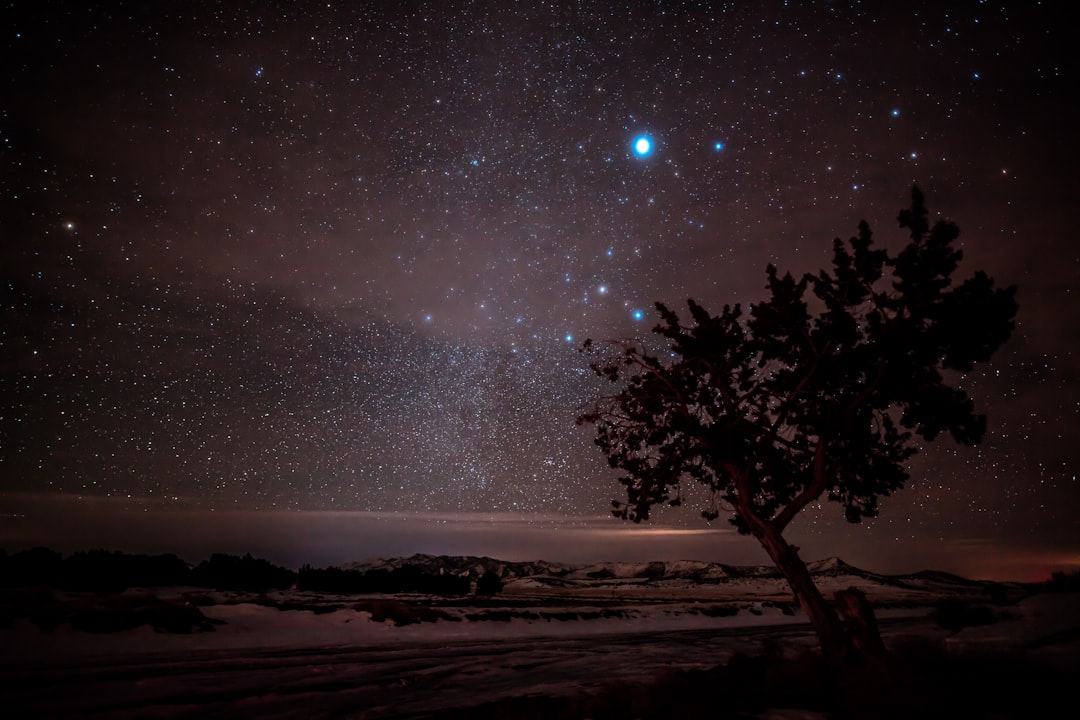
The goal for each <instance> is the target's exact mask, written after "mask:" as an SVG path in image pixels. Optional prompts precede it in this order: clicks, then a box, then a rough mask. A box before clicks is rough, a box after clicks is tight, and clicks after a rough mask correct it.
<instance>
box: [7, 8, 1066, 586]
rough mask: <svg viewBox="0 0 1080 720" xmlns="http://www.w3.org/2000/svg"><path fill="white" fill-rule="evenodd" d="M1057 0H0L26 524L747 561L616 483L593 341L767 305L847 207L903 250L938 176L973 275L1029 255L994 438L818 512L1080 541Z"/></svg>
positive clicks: (980, 377) (1020, 562)
mask: <svg viewBox="0 0 1080 720" xmlns="http://www.w3.org/2000/svg"><path fill="white" fill-rule="evenodd" d="M1063 13H1065V10H1064V9H1061V10H1058V9H1053V8H1049V7H1043V6H1041V5H1040V4H1039V3H1030V2H993V3H991V2H960V3H936V2H920V1H915V2H911V3H903V4H899V3H843V2H819V3H780V2H775V3H773V2H767V3H752V4H751V3H728V4H725V3H690V2H688V3H676V2H660V1H659V0H657V1H654V2H631V3H601V2H542V1H538V2H509V1H506V2H496V1H494V0H491V1H488V2H482V1H478V2H385V3H381V2H380V3H333V2H321V3H314V2H300V3H286V2H259V3H243V4H236V3H227V2H206V3H188V2H169V1H164V2H155V3H135V2H130V3H128V2H114V3H108V4H104V5H101V6H98V4H93V3H75V2H50V3H41V2H35V1H30V0H26V1H23V0H15V1H13V2H8V3H5V4H4V6H3V7H2V8H0V18H2V21H0V27H2V28H3V30H2V33H3V35H2V38H3V40H2V46H0V47H2V48H3V50H2V52H3V62H2V63H0V83H2V97H3V100H2V102H0V158H2V160H0V162H2V175H0V212H2V215H0V298H2V304H0V313H2V323H0V545H5V546H7V547H8V549H9V550H16V549H19V547H20V546H22V545H29V544H52V545H54V546H56V547H58V548H59V547H63V546H64V544H65V543H67V544H68V545H75V544H78V545H80V546H81V547H73V549H83V548H84V547H85V546H86V545H92V546H98V545H103V544H108V545H109V546H110V547H119V546H124V547H130V548H133V549H138V548H140V547H153V548H154V549H156V550H159V551H166V550H168V549H170V548H171V547H173V546H175V545H176V543H179V542H180V540H179V539H178V538H180V537H183V536H186V537H188V539H190V537H191V536H193V535H199V536H200V537H202V538H203V539H204V540H205V541H206V542H210V541H211V540H215V541H220V542H222V543H223V544H224V545H229V543H230V542H234V543H236V544H238V546H239V544H242V542H244V541H246V542H247V543H248V547H247V548H243V547H238V549H240V550H244V549H253V550H257V549H259V547H260V546H259V544H258V543H259V542H260V541H259V540H258V538H268V537H271V536H274V537H275V540H274V542H275V543H277V544H276V545H267V546H266V547H268V548H271V547H272V548H276V552H278V553H279V555H278V557H286V556H288V559H289V560H295V561H297V562H316V563H317V562H318V561H319V560H320V559H322V558H327V559H328V561H329V559H331V558H332V559H333V560H334V561H346V560H354V559H359V557H361V556H364V555H366V554H368V552H367V550H368V549H372V548H376V549H378V550H379V551H380V552H387V553H391V552H400V553H409V552H415V551H426V552H466V551H467V552H472V553H474V554H488V555H493V556H496V557H499V556H510V555H516V556H519V557H528V558H530V559H535V558H538V557H544V558H547V559H554V560H558V559H562V558H564V557H565V558H567V559H579V558H586V556H589V555H590V553H591V554H592V555H597V554H600V553H603V554H605V555H606V556H608V557H611V558H614V557H616V556H620V557H621V556H626V557H630V556H632V555H635V554H636V555H643V556H644V555H649V554H650V553H651V554H652V555H654V556H660V555H670V556H672V557H675V556H681V557H690V556H694V557H700V558H702V559H717V560H722V561H732V560H733V559H738V558H740V557H744V556H745V557H753V558H754V559H757V558H758V556H756V555H753V552H754V547H753V541H752V540H748V539H745V538H738V537H733V536H732V533H731V531H730V530H729V529H727V526H726V525H725V524H724V523H723V521H722V520H721V521H720V522H718V523H714V524H713V525H711V526H707V525H706V524H705V523H704V522H703V521H701V519H700V517H699V516H697V510H698V508H689V509H686V510H685V511H682V510H680V511H674V510H673V511H668V512H665V513H660V515H659V516H658V519H657V520H656V521H655V522H654V523H653V525H652V526H650V527H647V528H633V527H624V526H622V525H620V524H619V523H618V521H615V520H614V519H610V518H606V517H605V516H606V513H607V510H608V508H609V505H610V501H611V499H612V498H615V497H619V496H620V492H621V488H620V486H619V485H618V484H617V483H616V482H615V480H614V476H613V474H612V472H611V471H610V470H608V468H607V465H606V462H605V461H604V458H603V457H602V456H601V454H600V453H599V451H598V450H597V449H596V448H595V447H594V446H593V445H592V443H591V434H590V432H591V431H590V429H588V428H579V427H576V426H575V424H574V418H575V416H576V415H577V414H578V413H579V412H580V411H581V410H582V409H583V407H584V406H585V404H586V403H587V402H588V401H589V400H590V399H591V398H593V397H595V396H596V395H597V393H599V392H600V390H601V388H602V386H601V385H600V382H599V380H597V379H596V378H594V377H593V376H592V374H591V373H590V372H589V370H588V358H586V357H585V356H583V355H582V354H581V353H580V352H579V348H580V345H581V342H582V341H583V340H584V339H586V338H590V337H591V338H594V339H611V338H630V337H641V336H644V335H646V334H648V332H649V330H650V329H651V327H652V326H653V325H654V324H655V322H656V319H657V318H656V314H655V310H654V309H653V303H654V302H655V301H657V300H660V301H663V302H665V303H666V304H668V305H670V306H672V307H677V306H682V304H683V303H684V301H685V300H686V298H689V297H693V298H695V299H696V300H698V301H699V302H701V303H703V304H704V305H705V306H706V307H708V308H713V309H716V310H718V309H719V308H720V306H722V305H723V304H724V303H730V302H742V303H749V302H753V301H755V300H757V299H759V298H761V297H763V294H764V286H765V274H764V269H765V265H766V264H767V263H770V262H772V263H775V264H776V265H778V266H779V267H780V268H781V270H791V271H793V272H796V273H801V272H807V271H814V270H817V269H818V268H821V267H823V266H824V265H825V264H826V263H828V261H829V259H830V257H831V242H832V239H833V238H834V237H837V236H842V237H848V236H850V235H852V234H854V232H855V230H856V226H857V223H858V221H859V220H860V219H866V220H867V221H868V222H869V223H870V225H871V227H872V228H873V229H874V230H875V234H876V238H877V241H878V242H879V243H880V244H881V245H883V246H886V247H890V248H892V249H896V248H898V247H900V246H902V244H903V242H904V240H905V239H906V238H905V236H904V234H903V233H902V232H901V231H900V230H899V229H898V228H897V223H896V216H897V212H898V211H899V209H900V208H901V207H903V206H904V205H905V203H906V202H907V200H908V199H909V195H910V190H911V186H912V185H913V184H918V186H919V187H920V188H921V189H922V190H923V191H924V193H925V194H926V197H927V205H928V206H929V208H930V210H931V213H932V214H933V215H935V216H945V217H948V218H949V219H951V220H953V221H955V222H956V223H957V224H958V225H959V226H960V228H961V231H962V235H961V241H960V244H961V247H962V248H963V250H964V253H965V260H964V263H963V264H962V265H961V270H960V273H961V274H962V275H965V276H966V275H967V274H970V273H971V272H974V271H975V270H977V269H983V270H986V271H987V272H988V273H990V274H991V275H992V276H993V277H995V279H996V280H997V281H998V283H999V284H1002V285H1009V284H1014V283H1015V284H1016V285H1018V287H1019V292H1018V301H1019V303H1020V312H1019V315H1018V323H1017V329H1016V332H1015V333H1014V336H1013V338H1012V339H1011V340H1010V341H1009V343H1008V344H1007V345H1006V346H1005V347H1004V348H1002V350H1001V351H1000V352H999V353H998V355H997V356H995V358H994V360H993V361H992V362H991V363H988V364H986V365H985V366H982V367H979V368H977V370H976V371H975V372H973V373H970V374H968V375H967V376H965V377H963V378H958V382H959V383H960V384H961V386H962V387H963V388H964V389H966V390H967V391H968V392H970V393H971V395H972V396H973V397H974V398H975V399H976V402H977V403H978V407H979V408H980V409H981V410H983V411H985V412H986V413H987V414H988V415H989V430H988V433H987V436H986V438H985V440H984V442H983V443H982V444H981V445H980V446H978V447H976V448H962V447H959V446H956V445H954V444H952V443H951V440H948V439H945V440H941V441H938V442H937V443H935V444H933V445H931V446H929V447H927V448H925V450H924V451H923V452H922V453H921V454H920V455H918V456H917V457H916V458H915V459H914V460H913V461H912V463H911V473H912V478H911V481H910V482H909V484H908V487H907V488H906V489H905V490H904V491H902V492H901V493H899V494H897V495H896V496H894V497H892V498H889V499H887V500H885V501H884V502H883V503H882V516H881V518H879V519H878V520H876V521H873V522H870V523H867V524H865V525H862V526H849V525H847V524H846V523H845V522H844V520H843V518H842V512H841V511H840V509H839V507H838V506H834V505H830V506H826V507H823V508H820V509H819V508H814V509H812V510H810V511H809V512H808V513H806V515H805V517H803V518H800V520H799V521H798V522H797V523H796V525H795V526H793V528H792V531H791V532H792V533H793V536H794V537H795V539H796V541H797V542H799V543H800V544H801V545H802V546H803V547H804V548H805V550H804V553H803V554H804V556H808V557H809V558H810V559H813V558H815V557H825V556H828V555H840V556H841V557H844V558H845V559H849V561H858V562H860V563H862V564H863V565H865V566H870V567H880V568H881V569H884V570H892V569H897V570H912V569H920V568H921V567H927V566H935V567H937V568H939V569H946V570H953V571H956V572H961V573H965V572H966V573H968V574H971V575H980V576H986V577H991V576H996V577H1005V576H1008V577H1020V576H1025V578H1026V576H1031V575H1035V576H1038V575H1040V574H1045V572H1048V571H1049V569H1071V568H1076V567H1080V530H1078V524H1077V522H1076V516H1077V513H1078V512H1080V484H1078V482H1077V473H1078V471H1080V444H1078V443H1077V439H1078V438H1080V389H1078V388H1080V383H1078V376H1080V372H1078V370H1080V356H1078V351H1080V347H1078V341H1077V337H1078V335H1077V330H1076V328H1078V327H1080V302H1078V298H1077V291H1076V290H1075V289H1074V287H1073V285H1074V282H1075V281H1076V280H1077V279H1080V245H1078V244H1077V240H1076V237H1075V229H1074V223H1073V222H1071V221H1072V220H1073V215H1074V213H1075V210H1076V208H1077V198H1078V197H1080V195H1078V190H1080V182H1078V180H1077V173H1076V168H1077V164H1078V160H1080V157H1078V155H1080V153H1078V152H1077V149H1078V143H1077V139H1076V134H1075V133H1076V128H1077V127H1078V126H1080V104H1078V103H1077V96H1076V92H1075V89H1074V86H1075V83H1076V82H1077V70H1078V68H1077V54H1076V52H1075V48H1073V47H1072V45H1071V42H1072V39H1071V37H1070V36H1069V34H1068V33H1067V32H1065V28H1067V27H1068V23H1067V22H1066V18H1065V16H1064V14H1063ZM331 519H332V521H331ZM300 525H302V526H303V529H297V528H298V527H299V526H300ZM215 528H216V530H215ZM283 528H291V529H289V530H287V531H286V530H283ZM76 530H77V532H76ZM125 532H126V533H127V534H124V533H125ZM229 533H233V534H235V535H236V536H235V537H234V535H229ZM315 536H318V541H317V542H315V541H313V540H312V538H313V537H315ZM208 538H209V539H208ZM229 538H232V539H231V540H229ZM283 538H284V539H283ZM335 538H336V539H335ZM140 543H141V544H140ZM170 543H172V545H170ZM305 543H308V544H306V545H305ZM312 543H314V544H312ZM316 546H317V547H318V548H320V549H319V551H318V553H316V556H315V557H310V556H306V557H305V556H304V555H303V552H302V550H303V549H304V548H309V549H310V548H315V547H316ZM285 547H289V548H291V550H289V551H286V550H283V549H282V548H285ZM216 549H223V548H216ZM312 552H314V550H312ZM289 553H291V554H289ZM319 553H321V554H319ZM271 554H272V553H271ZM762 557H763V556H762ZM508 559H514V558H509V557H508ZM594 559H599V558H594ZM649 559H652V558H649Z"/></svg>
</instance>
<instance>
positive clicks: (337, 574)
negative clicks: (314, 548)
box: [297, 565, 472, 595]
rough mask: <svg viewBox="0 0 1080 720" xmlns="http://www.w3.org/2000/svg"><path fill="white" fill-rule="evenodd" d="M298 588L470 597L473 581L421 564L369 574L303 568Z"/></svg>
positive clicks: (370, 571) (331, 568)
mask: <svg viewBox="0 0 1080 720" xmlns="http://www.w3.org/2000/svg"><path fill="white" fill-rule="evenodd" d="M297 588H298V589H300V590H312V591H318V592H329V593H336V594H342V595H347V594H363V593H421V594H426V595H468V594H469V591H470V590H471V589H472V582H471V581H470V579H469V578H468V576H465V575H453V574H437V573H432V572H429V571H428V570H426V569H425V568H423V567H420V566H418V565H402V566H401V567H399V568H393V569H389V570H387V569H382V568H379V569H375V570H369V571H367V572H360V571H358V570H342V569H341V568H335V567H329V568H319V569H316V568H312V567H311V566H310V565H305V566H304V567H302V568H300V573H299V575H298V577H297Z"/></svg>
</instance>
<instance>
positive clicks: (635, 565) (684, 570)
mask: <svg viewBox="0 0 1080 720" xmlns="http://www.w3.org/2000/svg"><path fill="white" fill-rule="evenodd" d="M339 567H340V569H341V570H343V571H348V572H356V573H369V572H373V571H382V572H393V571H400V570H402V569H408V570H410V571H412V572H416V573H422V574H424V575H430V576H451V577H457V578H462V579H468V580H469V581H472V582H475V581H476V580H478V579H479V578H480V577H482V576H484V575H495V576H497V577H498V578H499V579H500V580H501V581H502V585H503V594H506V595H515V594H516V595H523V596H524V595H530V596H540V595H545V596H564V595H575V596H594V597H602V596H608V597H614V596H616V595H618V596H627V597H639V598H643V597H653V598H657V599H659V598H662V597H676V596H685V597H695V598H702V599H718V598H722V597H725V596H729V595H734V594H739V595H742V596H749V597H755V596H756V597H760V598H763V599H766V598H784V597H790V595H791V590H790V588H789V587H788V585H787V582H786V580H785V579H784V578H783V576H782V575H781V574H780V571H779V570H777V569H776V568H775V567H773V566H737V565H726V564H723V563H714V562H705V561H693V560H684V561H676V562H665V561H653V562H600V563H590V564H569V563H557V562H548V561H544V560H535V561H523V562H514V561H506V560H498V559H496V558H491V557H477V556H452V555H423V554H417V555H412V556H409V557H393V558H376V559H371V560H365V561H362V562H353V563H348V564H345V565H341V566H339ZM807 567H808V569H809V570H810V573H811V575H813V576H814V579H815V582H816V583H817V584H818V586H819V587H820V588H821V589H822V591H823V592H825V593H828V594H831V593H832V592H833V591H835V590H839V589H841V588H847V587H857V588H859V589H861V590H863V591H864V592H866V593H867V594H868V595H870V596H872V597H874V598H876V599H878V600H879V601H885V602H919V601H925V600H927V599H929V598H934V597H955V596H957V595H960V596H973V597H985V598H1004V597H1006V596H1007V595H1010V594H1013V593H1011V592H1009V591H1010V589H1011V590H1014V591H1016V593H1015V594H1020V589H1021V588H1020V586H1019V585H1017V584H1014V583H997V582H991V581H985V580H969V579H967V578H962V577H959V576H956V575H951V574H949V573H944V572H938V571H933V570H926V571H922V572H918V573H910V574H905V575H883V574H880V573H875V572H871V571H868V570H863V569H861V568H857V567H855V566H853V565H850V564H848V563H846V562H844V561H843V560H841V559H840V558H837V557H831V558H826V559H824V560H816V561H813V562H810V563H807Z"/></svg>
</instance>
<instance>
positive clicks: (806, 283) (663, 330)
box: [578, 188, 1017, 615]
mask: <svg viewBox="0 0 1080 720" xmlns="http://www.w3.org/2000/svg"><path fill="white" fill-rule="evenodd" d="M898 220H899V225H900V227H901V228H904V229H907V230H908V231H909V233H910V242H909V243H908V244H907V245H906V246H905V247H904V248H903V249H902V250H901V251H900V252H899V253H897V254H895V255H893V254H890V253H889V252H888V251H887V250H886V249H881V248H877V247H875V246H874V242H873V237H872V233H871V231H870V227H869V226H868V225H867V224H866V223H865V222H862V223H860V225H859V231H858V234H857V235H856V236H855V237H852V238H851V239H849V240H848V241H846V242H844V241H842V240H840V239H839V238H837V239H836V240H835V241H834V243H833V258H832V267H831V268H829V269H824V270H822V271H820V272H818V273H816V274H811V273H808V274H805V275H803V276H802V277H801V278H795V277H794V276H792V275H791V274H790V273H786V274H784V275H780V274H779V272H778V271H777V269H776V268H775V267H774V266H772V265H769V266H768V267H767V268H766V290H767V291H768V296H767V298H766V299H765V300H764V301H763V302H760V303H755V304H752V305H750V306H748V307H747V308H746V309H744V308H743V307H742V306H741V305H725V306H724V307H723V308H722V309H721V311H720V313H719V314H717V315H712V314H710V313H709V312H708V311H707V310H705V308H704V307H702V306H701V305H700V304H698V303H697V302H695V301H694V300H692V299H691V300H689V302H688V308H689V315H690V322H689V323H684V322H683V320H682V319H681V318H680V317H679V316H678V315H677V314H676V313H675V312H674V311H673V310H671V309H669V308H668V307H667V306H666V305H664V304H663V303H660V302H658V303H656V308H657V310H658V311H659V314H660V323H659V324H658V325H657V326H656V327H655V328H654V330H653V332H654V333H656V334H657V335H659V336H660V338H661V343H662V345H663V346H664V350H663V351H660V352H657V351H650V350H648V349H647V348H646V346H645V345H644V343H642V342H640V341H616V342H611V343H594V342H593V341H591V340H590V341H586V343H585V348H584V349H585V350H586V351H587V352H590V353H592V354H593V356H594V360H593V362H592V363H591V367H592V368H593V370H594V371H595V372H597V373H598V374H599V375H601V376H602V377H605V378H607V379H608V380H610V381H611V382H613V383H615V384H616V385H617V386H619V389H618V391H617V392H615V393H614V394H612V395H609V396H606V397H603V398H601V399H599V400H598V401H596V402H595V404H594V405H592V406H591V407H590V408H589V409H588V410H586V411H585V412H584V413H582V414H581V415H580V416H579V418H578V422H579V423H588V424H594V425H595V427H596V437H595V442H596V444H597V445H598V446H599V447H600V449H601V450H602V451H603V452H604V454H605V455H606V456H607V458H608V461H609V464H610V465H611V466H612V467H613V468H615V469H617V470H619V471H620V472H621V477H620V482H621V483H622V484H623V485H624V486H625V488H626V493H627V498H626V501H625V502H624V501H619V500H616V501H614V503H613V504H614V512H615V514H616V515H617V516H619V517H622V518H624V519H630V520H633V521H636V522H640V521H642V520H646V519H648V518H649V516H650V512H651V510H652V508H654V507H655V506H657V505H663V504H669V505H678V504H680V503H681V502H682V499H683V497H682V483H683V482H684V481H687V480H689V481H692V482H697V483H700V484H702V485H704V486H705V487H706V488H707V489H708V490H709V497H710V501H709V502H708V504H707V506H706V507H705V508H704V510H703V514H704V516H705V517H706V518H708V519H715V518H717V517H719V515H720V514H721V512H727V513H729V516H730V520H731V522H732V523H733V524H734V525H735V526H736V527H737V528H738V529H739V530H740V531H741V532H744V533H751V534H753V535H754V536H755V537H757V538H758V539H759V540H760V541H761V542H762V544H763V545H764V546H765V549H766V550H767V551H768V552H769V553H770V555H771V556H772V557H773V559H774V561H776V562H777V564H778V566H780V568H781V570H783V571H784V572H785V574H787V575H788V578H789V580H792V573H795V574H800V575H802V574H805V564H804V563H802V562H801V560H798V558H797V557H796V553H795V549H794V548H792V547H791V546H789V545H788V544H787V543H786V542H785V541H784V540H783V538H782V537H781V533H782V532H783V531H784V529H785V528H786V527H787V526H788V525H789V524H790V523H791V521H792V520H793V519H794V518H795V517H796V516H797V515H798V513H799V512H800V511H801V510H803V509H804V508H805V507H806V506H807V505H809V504H810V503H812V502H816V501H818V500H819V499H820V498H822V497H823V496H824V497H825V498H827V499H828V500H830V501H833V502H836V503H839V504H840V505H841V506H842V507H843V510H844V515H845V517H846V518H847V519H848V520H850V521H852V522H858V521H860V520H862V519H863V518H867V517H873V516H875V515H877V513H878V499H879V498H880V497H882V496H886V495H889V494H890V493H892V492H895V491H896V490H898V489H900V488H902V487H903V485H904V483H905V481H906V480H907V479H908V470H907V467H906V461H907V460H908V459H909V458H911V456H912V455H914V454H915V453H916V452H917V450H918V448H919V444H918V443H917V442H916V439H917V438H921V439H922V440H924V441H932V440H934V439H935V438H937V437H938V436H939V435H941V434H942V433H943V432H948V433H949V434H950V435H952V437H953V438H954V439H955V440H956V441H958V442H960V443H962V444H965V445H972V444H975V443H977V442H979V441H980V440H981V439H982V437H983V435H984V433H985V431H986V417H985V416H984V415H982V414H979V413H977V412H976V409H975V405H974V402H973V401H972V399H971V397H969V395H968V394H967V392H966V391H964V390H963V389H961V388H960V387H958V385H957V383H956V381H957V379H958V378H959V377H960V376H961V375H962V374H963V373H965V372H967V371H970V370H971V369H972V368H973V367H974V365H975V363H978V362H982V361H986V360H988V359H989V358H990V357H991V355H992V354H993V353H994V352H995V351H996V350H997V349H998V348H999V347H1000V346H1001V345H1002V344H1003V343H1004V342H1005V341H1006V340H1007V339H1008V338H1009V336H1010V334H1011V333H1012V330H1013V326H1014V317H1015V314H1016V312H1017V303H1016V299H1015V294H1016V288H1015V287H1014V286H1010V287H1006V288H999V287H996V286H995V283H994V281H993V280H992V279H991V278H990V277H989V276H987V275H986V274H985V273H983V272H975V273H974V274H973V275H971V276H970V277H968V278H967V279H964V280H963V281H959V282H957V281H955V280H954V278H953V275H954V273H955V272H956V270H957V268H958V266H959V263H960V261H961V259H962V253H961V251H960V250H959V249H957V248H956V247H954V242H955V241H956V239H957V237H958V236H959V229H958V228H957V226H956V225H955V224H953V223H951V222H948V221H945V220H939V221H937V222H936V223H935V224H934V225H933V226H931V225H930V222H929V220H928V212H927V210H926V207H925V205H924V198H923V195H922V193H921V192H920V191H919V189H918V188H913V190H912V195H911V207H910V208H908V209H905V210H902V211H901V212H900V215H899V218H898ZM808 579H809V576H808V575H806V577H805V578H803V581H799V582H797V581H794V580H792V585H793V587H794V589H795V591H796V593H797V594H798V595H799V596H800V598H801V599H802V600H803V602H804V605H805V604H806V595H807V594H815V593H816V590H814V589H812V582H811V583H810V585H811V587H806V582H805V581H808ZM819 610H820V608H819ZM808 612H810V610H808ZM811 614H812V615H813V613H811Z"/></svg>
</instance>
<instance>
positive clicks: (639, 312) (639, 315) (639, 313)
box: [632, 310, 645, 320]
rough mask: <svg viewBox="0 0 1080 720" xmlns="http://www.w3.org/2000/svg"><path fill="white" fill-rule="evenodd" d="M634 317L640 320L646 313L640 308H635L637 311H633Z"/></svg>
mask: <svg viewBox="0 0 1080 720" xmlns="http://www.w3.org/2000/svg"><path fill="white" fill-rule="evenodd" d="M632 317H633V318H634V319H635V320H640V319H641V318H643V317H645V313H643V312H641V311H640V310H635V311H634V312H633V315H632Z"/></svg>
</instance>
